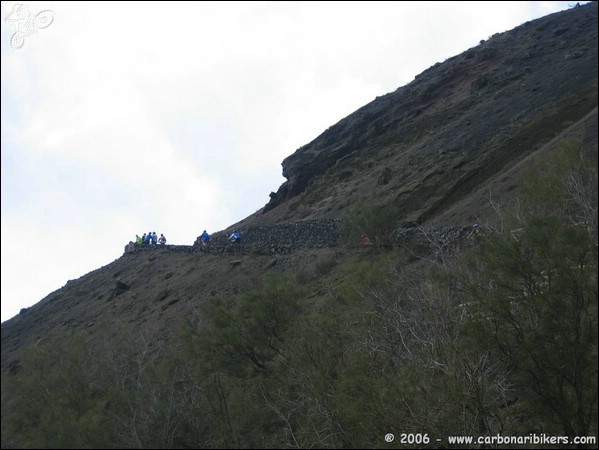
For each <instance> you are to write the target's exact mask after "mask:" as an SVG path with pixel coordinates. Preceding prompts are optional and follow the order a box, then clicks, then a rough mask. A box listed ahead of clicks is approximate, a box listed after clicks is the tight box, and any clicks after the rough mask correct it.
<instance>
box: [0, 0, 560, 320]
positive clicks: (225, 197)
mask: <svg viewBox="0 0 599 450" xmlns="http://www.w3.org/2000/svg"><path fill="white" fill-rule="evenodd" d="M15 3H16V2H3V3H2V18H3V19H4V18H5V17H6V16H7V14H8V13H9V12H10V11H11V10H12V8H13V5H14V4H15ZM27 6H28V8H29V11H30V12H31V13H33V14H35V13H37V12H38V11H41V10H45V9H49V10H52V11H53V13H54V21H53V22H52V24H51V25H50V26H49V27H47V28H45V29H43V30H39V31H38V33H36V34H33V35H31V36H27V37H26V38H25V44H24V46H23V48H21V49H19V50H15V49H13V48H11V47H10V38H11V36H12V33H13V30H11V29H10V28H9V27H8V25H7V24H6V23H5V22H4V21H3V23H2V299H3V301H2V320H7V319H8V318H10V317H11V316H13V315H14V314H16V313H18V311H19V309H20V308H22V307H26V306H30V305H32V304H34V303H36V302H37V301H39V300H40V299H41V298H43V297H44V296H45V295H47V294H49V293H50V292H51V291H53V290H55V289H58V288H60V287H61V286H63V285H64V284H65V283H66V281H67V280H68V279H71V278H77V277H79V276H81V275H84V274H85V273H87V272H89V271H90V270H93V269H96V268H99V267H101V266H103V265H105V264H108V263H110V262H111V261H113V260H114V259H116V258H118V257H119V256H120V255H121V253H122V251H123V248H124V245H125V244H126V243H127V242H128V241H129V240H130V239H133V238H134V237H135V234H136V233H137V234H141V233H143V232H145V231H150V230H152V231H156V232H158V233H164V234H165V235H166V237H167V238H168V239H169V242H170V243H177V244H191V243H192V242H193V240H194V239H195V237H196V236H197V235H199V234H200V233H201V231H202V230H203V229H208V230H209V231H217V230H219V229H223V228H225V227H227V226H228V225H230V224H232V223H234V222H236V221H238V220H241V219H242V218H244V217H245V216H247V215H248V214H251V213H253V212H254V211H256V210H257V209H259V208H260V207H262V206H263V205H264V204H265V203H266V202H267V201H268V193H269V192H270V191H274V190H276V189H277V188H278V187H279V185H280V184H281V183H282V182H283V181H284V180H283V178H282V177H281V166H280V164H281V161H282V160H283V159H284V158H285V157H286V156H288V155H290V154H291V153H293V152H294V151H295V150H296V149H297V148H299V147H300V146H302V145H304V144H307V143H308V142H310V141H311V140H312V139H314V138H315V137H316V136H317V135H319V134H320V133H321V132H322V131H324V130H325V129H326V128H328V127H329V126H331V125H333V124H334V123H336V122H338V121H339V120H340V119H342V118H343V117H344V116H346V115H348V114H350V113H351V112H353V111H354V110H356V109H357V108H359V107H361V106H363V105H364V104H366V103H368V102H369V101H371V100H373V99H374V98H375V97H376V96H378V95H383V94H385V93H387V92H390V91H393V90H395V89H396V88H398V87H399V86H402V85H405V84H406V83H408V82H409V81H411V80H412V79H413V78H414V76H415V75H417V74H418V73H420V72H421V71H422V70H424V69H426V68H428V67H430V66H431V65H433V64H435V63H436V62H439V61H443V60H445V59H447V58H448V57H451V56H454V55H456V54H458V53H460V52H462V51H464V50H466V49H467V48H469V47H472V46H475V45H476V44H477V43H478V41H479V40H481V39H486V38H488V37H489V36H490V35H492V34H494V33H496V32H501V31H505V30H508V29H510V28H513V27H514V26H517V25H519V24H521V23H523V22H525V21H526V20H530V19H531V18H533V17H538V16H540V15H543V14H547V13H549V12H552V11H556V10H559V9H565V8H567V2H412V3H411V2H368V3H366V2H345V3H338V2H148V3H138V2H114V3H108V2H91V3H87V2H30V3H28V4H27ZM82 242H85V245H82ZM32 274H34V275H32Z"/></svg>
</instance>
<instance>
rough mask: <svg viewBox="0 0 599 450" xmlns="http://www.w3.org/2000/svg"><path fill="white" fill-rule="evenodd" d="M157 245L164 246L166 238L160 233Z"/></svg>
mask: <svg viewBox="0 0 599 450" xmlns="http://www.w3.org/2000/svg"><path fill="white" fill-rule="evenodd" d="M158 243H159V244H160V245H164V244H166V238H165V237H164V234H162V233H160V237H159V238H158Z"/></svg>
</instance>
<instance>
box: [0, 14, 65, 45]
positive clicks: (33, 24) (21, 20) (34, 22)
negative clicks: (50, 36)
mask: <svg viewBox="0 0 599 450" xmlns="http://www.w3.org/2000/svg"><path fill="white" fill-rule="evenodd" d="M4 21H5V22H6V24H7V25H8V26H10V27H11V28H12V29H13V30H14V31H15V33H14V34H13V35H12V37H11V38H10V46H11V47H12V48H14V49H17V50H18V49H20V48H21V47H23V45H25V38H26V37H27V36H31V35H32V34H35V33H37V30H43V29H44V28H48V27H49V26H50V25H51V24H52V22H53V21H54V12H53V11H50V10H49V9H46V10H44V11H40V12H38V13H37V14H35V15H33V14H31V13H30V12H29V7H28V6H27V5H22V4H20V3H19V4H17V5H15V6H14V7H13V9H12V11H11V12H10V14H9V15H8V16H6V17H5V19H4Z"/></svg>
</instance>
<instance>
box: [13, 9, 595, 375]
mask: <svg viewBox="0 0 599 450" xmlns="http://www.w3.org/2000/svg"><path fill="white" fill-rule="evenodd" d="M564 137H571V138H574V139H576V140H578V141H579V142H580V143H581V145H582V146H583V149H584V150H585V152H586V154H587V155H589V156H590V161H591V163H592V164H596V160H597V4H596V3H590V4H588V5H585V6H582V7H576V8H573V9H571V10H568V11H565V12H562V13H558V14H554V15H551V16H548V17H545V18H542V19H539V20H536V21H533V22H529V23H526V24H524V25H522V26H520V27H518V28H516V29H514V30H512V31H509V32H507V33H503V34H499V35H496V36H493V37H492V38H491V39H489V40H488V41H486V42H483V43H481V45H479V46H477V47H475V48H472V49H469V50H468V51H466V52H464V53H462V54H461V55H458V56H456V57H454V58H451V59H449V60H447V61H445V62H443V63H439V64H436V65H434V66H433V67H431V68H430V69H428V70H426V71H425V72H424V73H422V74H421V75H420V76H418V77H416V79H415V80H414V81H413V82H412V83H410V84H409V85H407V86H404V87H401V88H399V89H398V90H397V91H395V92H393V93H390V94H387V95H384V96H382V97H379V98H377V99H376V100H374V101H373V102H371V103H370V104H368V105H366V106H364V107H363V108H360V109H359V110H358V111H356V112H355V113H353V114H351V115H350V116H348V117H347V118H345V119H343V120H341V121H340V122H339V123H337V124H335V125H333V126H332V127H331V128H329V129H328V130H327V131H325V132H324V133H323V134H321V135H320V136H319V137H317V138H316V139H315V140H314V141H312V142H311V143H309V144H307V145H306V146H304V147H302V148H300V149H299V150H298V151H296V152H295V153H294V154H293V155H291V156H289V157H288V158H286V159H285V161H284V162H283V169H284V174H285V176H286V177H287V180H288V181H287V182H286V183H284V184H283V185H282V186H281V187H280V189H279V190H278V191H277V192H276V193H273V194H271V200H270V202H269V203H268V204H267V205H266V206H265V207H264V208H263V209H262V210H260V211H258V212H256V213H255V214H253V215H251V216H250V217H248V218H246V219H244V220H242V221H241V222H239V223H238V224H236V225H235V226H236V227H240V228H242V229H245V230H250V227H254V228H253V229H254V230H265V229H266V230H270V231H268V233H270V232H271V231H273V230H275V231H276V230H279V231H280V230H283V231H284V230H285V227H288V226H291V225H289V222H293V221H297V220H305V219H315V220H318V221H320V222H318V223H321V224H326V223H328V222H327V220H328V219H341V220H343V219H348V218H351V217H353V216H354V215H355V214H356V213H358V212H360V211H363V210H365V209H368V208H372V207H373V206H376V205H385V206H393V207H394V208H396V210H397V211H398V216H397V218H396V223H397V225H398V226H399V225H400V224H401V223H403V222H426V221H428V222H430V223H435V222H436V223H441V224H444V225H453V226H457V227H460V226H464V225H470V224H471V223H472V221H473V220H477V221H479V220H480V219H481V218H484V217H485V215H486V214H487V213H488V211H489V210H491V208H490V207H489V206H488V205H489V202H488V200H489V196H492V198H493V200H494V201H495V202H497V203H501V202H508V201H509V200H510V199H511V198H512V195H513V192H514V191H513V190H514V186H515V185H516V183H517V174H518V170H519V168H520V167H522V166H523V165H526V162H527V160H528V159H529V158H530V157H532V156H539V157H542V155H543V154H544V152H546V151H548V149H550V148H551V147H552V146H553V145H554V144H555V143H556V142H557V141H556V139H562V138H564ZM486 217H489V216H488V215H487V216H486ZM269 224H270V225H273V224H276V225H277V226H278V227H279V228H276V227H275V228H260V227H264V226H266V225H269ZM231 228H232V227H231ZM226 231H229V229H228V230H226ZM279 231H276V233H278V232H279ZM276 233H275V234H276ZM314 233H316V234H321V231H314ZM284 234H285V233H284V232H283V235H284ZM269 236H271V235H270V234H269ZM273 236H274V235H273ZM276 239H277V238H271V237H269V238H268V240H270V241H272V240H276ZM306 241H307V242H310V239H308V238H306ZM314 241H315V242H320V241H319V240H318V239H315V240H314ZM335 243H336V242H335V241H334V240H331V241H326V242H324V243H322V242H321V243H319V244H318V245H314V246H308V247H302V246H299V247H297V246H292V247H293V248H290V247H289V244H288V243H284V242H282V241H281V242H279V244H281V245H278V246H276V245H275V246H274V247H269V248H267V249H266V250H265V251H255V250H256V249H248V251H242V252H239V253H236V252H222V253H213V254H212V253H211V254H208V253H193V252H186V251H171V250H172V249H169V248H156V249H154V250H153V251H143V252H133V253H125V254H124V255H123V256H121V257H120V258H118V259H117V260H115V261H114V262H112V263H110V264H108V265H106V266H104V267H101V268H99V269H97V270H95V271H93V272H90V273H88V274H87V275H85V276H82V277H81V278H79V279H77V280H71V281H69V282H68V283H67V284H66V285H65V286H64V287H63V288H61V289H59V290H57V291H55V292H53V293H51V294H49V295H48V296H47V297H46V298H44V299H43V300H41V301H40V302H39V303H37V304H36V305H34V306H33V307H31V308H29V309H27V310H24V311H22V313H21V314H19V315H18V316H16V317H15V318H13V319H11V320H9V321H7V322H5V323H3V324H2V367H4V368H6V367H9V366H10V367H16V366H18V360H19V352H20V351H21V350H22V349H23V348H25V347H28V346H33V345H37V344H38V343H40V342H42V341H43V342H51V343H55V345H57V346H60V345H64V344H65V342H64V338H63V337H61V335H60V334H53V331H56V330H61V331H62V332H63V333H64V332H66V333H67V334H73V333H83V334H84V335H85V337H86V339H87V341H88V342H89V344H90V346H91V348H93V347H94V346H98V348H99V347H100V346H105V345H109V344H110V342H119V341H123V340H125V339H127V337H128V336H145V337H146V338H147V340H148V342H149V343H150V345H151V346H163V345H169V343H172V342H176V341H177V339H178V335H179V331H180V329H181V326H182V324H183V323H184V322H185V321H186V320H187V318H188V317H189V316H190V314H191V313H193V312H194V311H195V310H196V309H197V307H198V305H200V304H202V303H204V302H207V301H210V300H211V299H213V298H216V297H230V296H234V295H237V294H239V293H240V292H244V291H246V290H248V289H251V288H253V287H254V286H256V284H257V283H258V282H259V280H260V279H261V277H263V275H264V274H266V273H269V272H277V273H290V274H294V275H300V276H302V279H304V280H308V282H309V284H310V286H311V288H312V289H313V291H314V292H319V291H320V290H326V289H327V284H330V283H334V282H335V280H334V279H331V278H327V279H325V278H319V276H318V274H319V273H320V272H322V270H321V269H322V268H323V267H325V266H327V264H330V263H331V262H337V263H338V262H339V261H343V260H344V258H347V257H348V255H350V254H351V252H352V251H353V250H352V249H351V248H346V247H345V246H342V245H336V246H335ZM123 244H126V243H123ZM191 244H192V243H191V242H190V246H191ZM271 244H272V242H271V243H269V245H271ZM290 250H292V251H290ZM32 276H33V274H32Z"/></svg>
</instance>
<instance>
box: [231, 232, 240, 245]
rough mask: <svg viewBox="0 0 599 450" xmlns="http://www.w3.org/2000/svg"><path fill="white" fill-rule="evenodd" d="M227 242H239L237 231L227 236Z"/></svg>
mask: <svg viewBox="0 0 599 450" xmlns="http://www.w3.org/2000/svg"><path fill="white" fill-rule="evenodd" d="M229 241H231V242H241V233H240V232H239V231H237V230H235V231H233V233H231V236H229Z"/></svg>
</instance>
